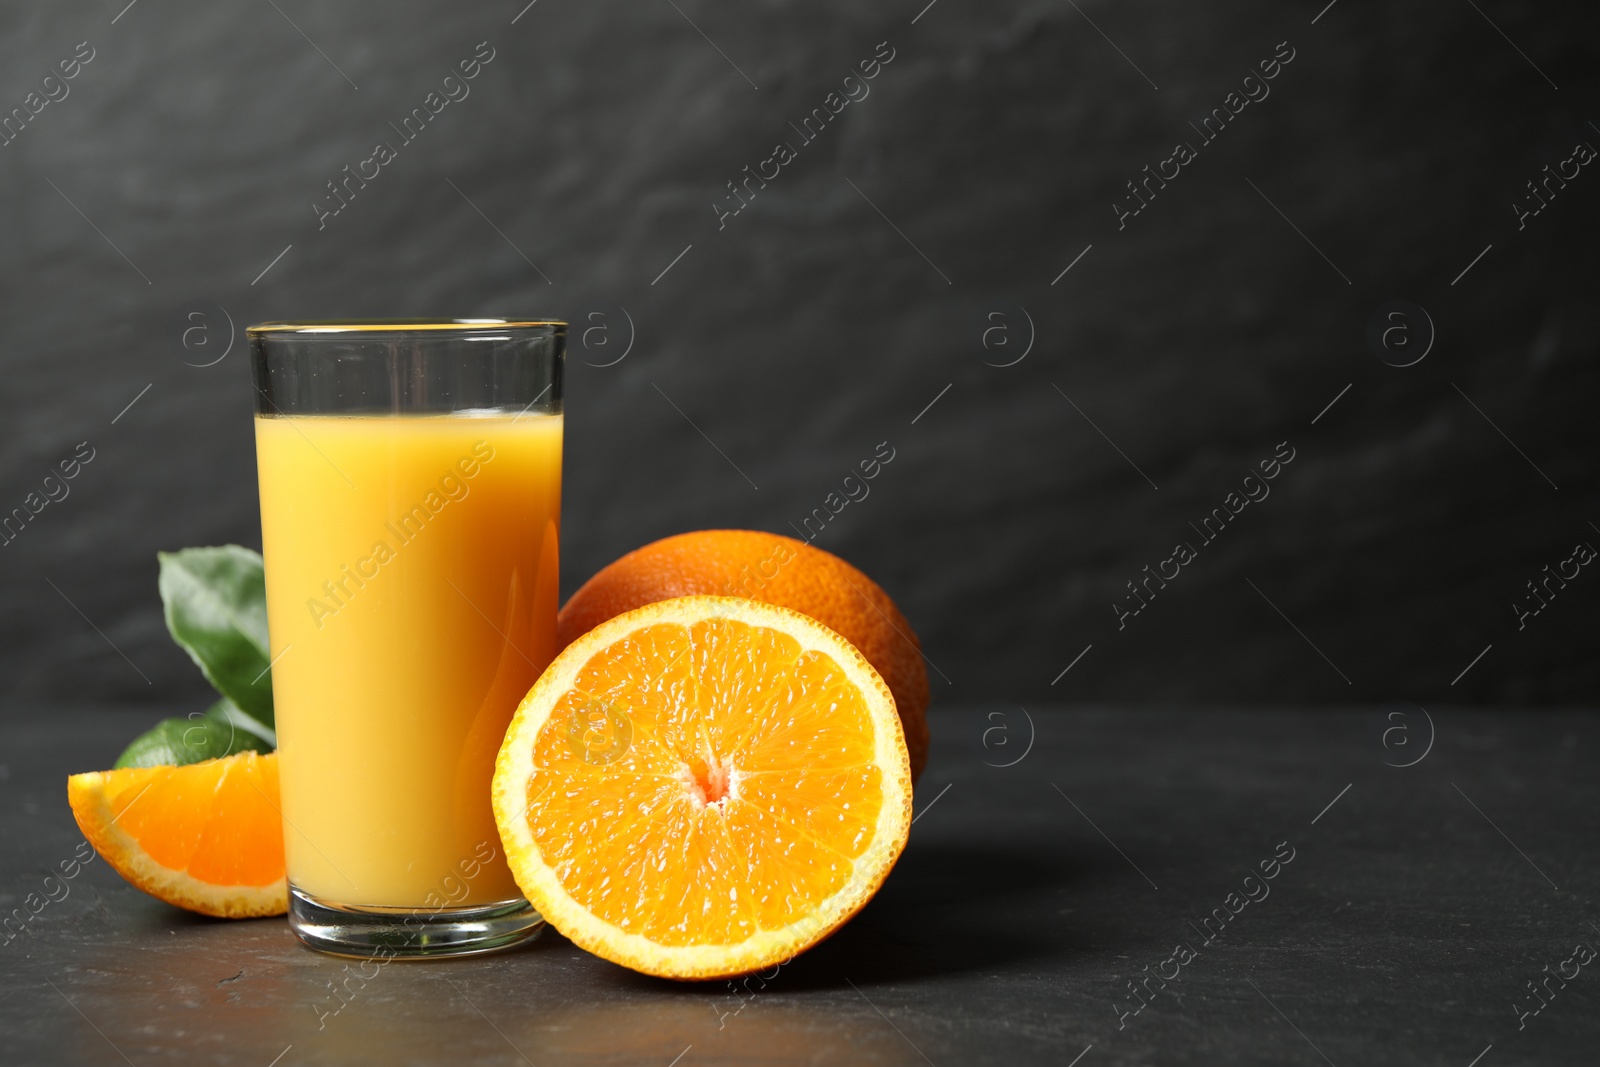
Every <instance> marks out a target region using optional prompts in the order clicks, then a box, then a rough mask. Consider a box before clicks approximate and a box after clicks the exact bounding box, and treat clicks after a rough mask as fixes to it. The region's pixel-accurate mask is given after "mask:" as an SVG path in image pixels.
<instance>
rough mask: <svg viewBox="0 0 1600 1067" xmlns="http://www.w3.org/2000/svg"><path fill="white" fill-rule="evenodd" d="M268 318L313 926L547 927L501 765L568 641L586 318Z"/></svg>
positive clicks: (273, 517) (349, 933)
mask: <svg viewBox="0 0 1600 1067" xmlns="http://www.w3.org/2000/svg"><path fill="white" fill-rule="evenodd" d="M248 336H249V338H250V348H251V359H252V366H253V370H254V375H255V409H256V416H255V429H256V460H257V469H258V472H259V476H260V489H261V540H262V548H263V555H264V556H265V559H266V581H267V618H268V626H269V630H270V633H271V639H272V649H271V651H272V687H273V693H274V698H275V707H276V715H277V731H278V769H279V776H280V783H281V793H282V795H281V802H282V814H283V832H284V860H285V863H286V866H287V871H288V881H289V925H290V928H291V929H292V930H293V931H294V933H295V934H296V936H298V937H299V938H300V940H302V941H303V942H305V943H306V944H308V945H310V946H312V947H313V948H318V949H322V950H324V951H329V952H335V953H339V954H342V955H349V956H369V957H379V958H390V957H397V956H437V955H457V954H462V953H472V952H485V951H490V950H493V949H498V948H504V947H507V946H509V945H512V944H515V943H517V942H519V941H522V940H523V939H525V938H528V937H530V936H533V935H534V934H535V933H537V932H538V930H539V928H540V926H541V925H542V922H543V920H542V919H541V918H540V917H539V914H538V913H537V912H536V911H535V910H534V909H533V907H532V906H531V905H530V904H529V903H528V902H527V900H525V899H524V898H523V896H522V894H521V892H520V891H519V890H518V889H517V885H516V882H515V881H514V880H513V879H512V876H511V871H510V869H509V868H508V867H507V865H506V861H505V858H504V856H503V855H502V850H501V844H500V837H499V834H498V832H497V831H496V829H495V822H494V814H493V811H492V810H491V807H490V779H491V777H492V776H493V773H494V761H495V756H496V755H497V753H498V751H499V748H500V743H501V740H502V738H503V737H504V735H505V730H506V727H507V725H508V724H509V723H510V720H511V716H512V713H513V712H514V711H515V710H516V707H517V704H518V703H519V702H520V701H521V699H522V697H523V696H524V695H525V694H526V693H527V691H528V689H529V688H530V687H531V686H532V685H533V683H534V681H535V679H537V678H538V676H539V674H540V672H542V671H543V670H544V668H545V667H546V666H547V665H548V664H549V662H550V660H551V659H552V658H554V656H555V652H556V648H555V633H556V629H555V627H556V607H557V572H558V566H557V561H558V547H559V530H560V524H561V444H562V409H561V385H562V370H563V364H564V360H565V342H566V324H565V323H562V322H556V321H549V320H536V319H528V320H520V319H518V320H513V319H452V320H391V321H382V322H373V321H351V322H268V323H262V324H260V325H257V326H252V327H250V328H249V330H248Z"/></svg>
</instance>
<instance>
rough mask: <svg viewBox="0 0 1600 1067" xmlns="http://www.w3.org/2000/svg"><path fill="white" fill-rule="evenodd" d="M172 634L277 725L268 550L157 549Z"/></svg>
mask: <svg viewBox="0 0 1600 1067" xmlns="http://www.w3.org/2000/svg"><path fill="white" fill-rule="evenodd" d="M157 558H158V559H159V560H160V561H161V578H160V582H159V585H160V589H161V602H162V605H163V607H164V609H165V614H166V619H167V629H168V631H170V632H171V634H172V639H173V640H174V641H176V642H178V644H179V645H181V646H183V649H184V650H185V651H186V652H188V653H189V656H190V658H192V659H193V660H194V661H195V663H196V664H198V665H199V667H200V670H201V673H203V674H204V675H205V676H206V678H207V680H209V681H210V682H211V684H212V685H214V686H216V687H217V691H218V692H219V693H221V694H222V695H223V696H225V697H227V698H228V699H230V700H232V701H233V703H234V704H235V705H237V706H238V708H239V709H240V710H241V711H243V712H244V713H245V714H246V715H249V716H250V717H251V718H252V719H254V720H256V721H257V722H258V723H261V724H262V725H264V726H267V727H269V728H270V727H272V726H273V725H274V719H273V714H272V675H271V670H270V664H271V659H270V656H271V652H270V649H271V646H270V645H269V644H268V642H267V586H266V577H265V571H264V570H263V568H262V563H261V556H260V555H259V554H258V553H255V552H252V551H250V550H249V549H248V548H241V547H240V546H239V545H222V546H219V547H214V548H185V549H183V550H181V551H178V552H161V553H157Z"/></svg>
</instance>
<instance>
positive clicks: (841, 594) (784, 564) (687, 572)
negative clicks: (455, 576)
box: [556, 530, 928, 781]
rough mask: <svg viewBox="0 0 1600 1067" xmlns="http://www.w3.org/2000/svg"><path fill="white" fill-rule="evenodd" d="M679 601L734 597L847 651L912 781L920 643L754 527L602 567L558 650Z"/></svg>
mask: <svg viewBox="0 0 1600 1067" xmlns="http://www.w3.org/2000/svg"><path fill="white" fill-rule="evenodd" d="M681 596H742V597H747V598H749V599H751V600H759V601H763V602H765V603H768V604H776V605H778V606H780V607H785V608H789V609H791V610H793V611H798V612H800V613H801V614H803V615H809V616H810V617H811V618H813V619H815V620H817V621H818V622H820V623H822V625H824V626H826V627H828V628H829V629H831V630H833V631H834V632H835V633H837V634H839V635H840V636H841V637H843V638H844V639H845V640H846V641H849V642H850V643H851V644H852V645H854V646H855V647H856V648H857V649H858V650H859V651H860V652H861V654H862V656H863V657H865V658H866V661H867V662H868V663H870V664H871V665H872V667H873V669H874V670H876V671H877V672H878V673H879V674H880V675H882V676H883V680H884V681H885V682H886V683H888V686H889V692H890V693H892V694H893V695H894V702H895V708H896V710H897V711H898V712H899V715H900V727H901V729H902V730H903V731H904V733H905V739H906V748H907V750H908V751H909V753H910V755H911V777H912V780H913V781H915V780H916V779H917V778H918V777H920V776H921V774H922V768H923V767H924V766H925V765H926V764H927V762H928V720H927V710H928V672H927V668H926V667H924V666H923V662H922V645H921V642H919V641H918V640H917V635H916V633H915V631H913V630H912V629H911V624H910V623H909V622H907V621H906V617H905V616H904V615H902V614H901V613H900V609H899V608H898V607H896V606H895V603H894V601H893V600H891V599H890V598H889V594H888V593H885V592H884V591H883V589H882V588H880V587H879V586H878V584H877V583H876V582H874V581H873V580H872V579H871V578H868V577H867V576H866V575H865V574H863V573H861V572H860V571H859V570H857V569H856V568H854V567H852V566H851V565H850V564H848V563H846V562H845V561H844V560H842V559H840V558H839V557H838V556H835V555H833V554H832V553H831V552H824V551H823V550H822V549H820V548H815V547H813V546H811V545H808V544H806V543H805V542H804V541H798V540H796V539H795V538H793V537H785V536H784V535H782V534H774V533H765V532H763V531H760V530H697V531H694V532H692V533H683V534H676V535H674V536H672V537H666V538H663V539H661V540H660V541H653V542H651V543H650V544H648V545H645V546H644V547H643V548H638V549H635V550H634V551H632V552H629V553H628V554H627V555H625V556H623V557H622V558H621V559H618V560H616V561H615V562H613V563H611V564H609V565H607V566H606V567H605V568H603V569H602V570H601V571H600V572H599V573H597V574H596V575H595V576H594V577H592V578H590V579H589V580H588V581H587V582H585V583H584V584H583V587H582V588H580V589H579V590H578V591H577V592H576V593H573V594H572V597H571V598H570V599H569V600H568V601H567V603H566V605H565V606H564V607H563V608H562V609H561V612H560V615H559V616H558V617H557V620H556V643H557V645H558V646H559V647H560V648H566V647H567V646H568V645H569V644H571V643H572V642H573V641H575V640H577V639H578V638H579V637H581V636H583V635H584V634H586V633H588V632H589V631H590V630H592V629H594V628H595V627H596V626H598V625H600V624H601V623H602V622H605V621H606V620H607V619H610V618H613V617H614V616H617V615H621V614H622V613H623V612H626V611H632V610H633V609H634V608H639V607H643V606H645V605H646V604H654V603H656V602H657V601H661V600H670V599H672V598H673V597H681Z"/></svg>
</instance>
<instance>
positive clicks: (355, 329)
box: [244, 318, 568, 335]
mask: <svg viewBox="0 0 1600 1067" xmlns="http://www.w3.org/2000/svg"><path fill="white" fill-rule="evenodd" d="M567 325H568V324H567V323H566V322H565V321H563V320H561V319H535V318H514V319H439V318H426V319H421V318H419V319H300V320H292V319H284V320H273V321H269V322H258V323H256V324H255V325H253V326H247V327H245V331H244V332H245V333H246V334H248V335H261V334H340V333H383V332H388V333H406V332H410V331H422V330H428V331H433V330H438V331H455V332H459V333H470V332H472V331H474V330H518V329H538V328H541V327H550V328H555V329H563V330H564V329H566V328H567Z"/></svg>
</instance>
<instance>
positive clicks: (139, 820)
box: [67, 752, 289, 919]
mask: <svg viewBox="0 0 1600 1067" xmlns="http://www.w3.org/2000/svg"><path fill="white" fill-rule="evenodd" d="M67 801H68V802H69V803H70V804H71V805H72V814H73V815H74V816H75V817H76V818H77V820H78V828H79V829H81V830H82V831H83V836H84V837H86V838H88V839H89V843H90V844H91V845H93V846H94V849H95V851H96V852H98V853H100V855H102V856H104V857H105V860H106V862H107V863H109V864H111V866H112V867H114V868H116V871H117V873H118V874H120V875H122V877H124V878H126V879H127V880H128V881H129V882H132V883H133V884H134V885H135V886H137V887H138V888H140V889H142V890H144V891H145V892H146V893H149V894H150V895H151V896H153V897H157V898H159V899H161V900H164V901H166V902H167V903H168V904H176V905H177V906H178V907H180V908H187V909H189V910H190V911H197V912H200V913H201V914H202V915H215V916H218V917H220V918H227V919H244V918H250V917H252V916H256V915H282V914H283V913H284V912H286V911H288V910H289V889H288V883H287V882H286V881H285V880H284V874H283V818H282V816H281V815H280V814H279V813H278V755H277V753H275V752H274V753H270V754H268V755H265V756H262V755H258V754H256V753H254V752H240V753H238V754H237V755H233V756H226V757H224V758H222V759H214V760H206V761H205V762H203V763H192V764H190V765H188V766H186V767H129V768H126V769H124V770H120V771H91V772H89V773H88V774H75V775H73V776H72V777H70V778H68V779H67Z"/></svg>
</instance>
